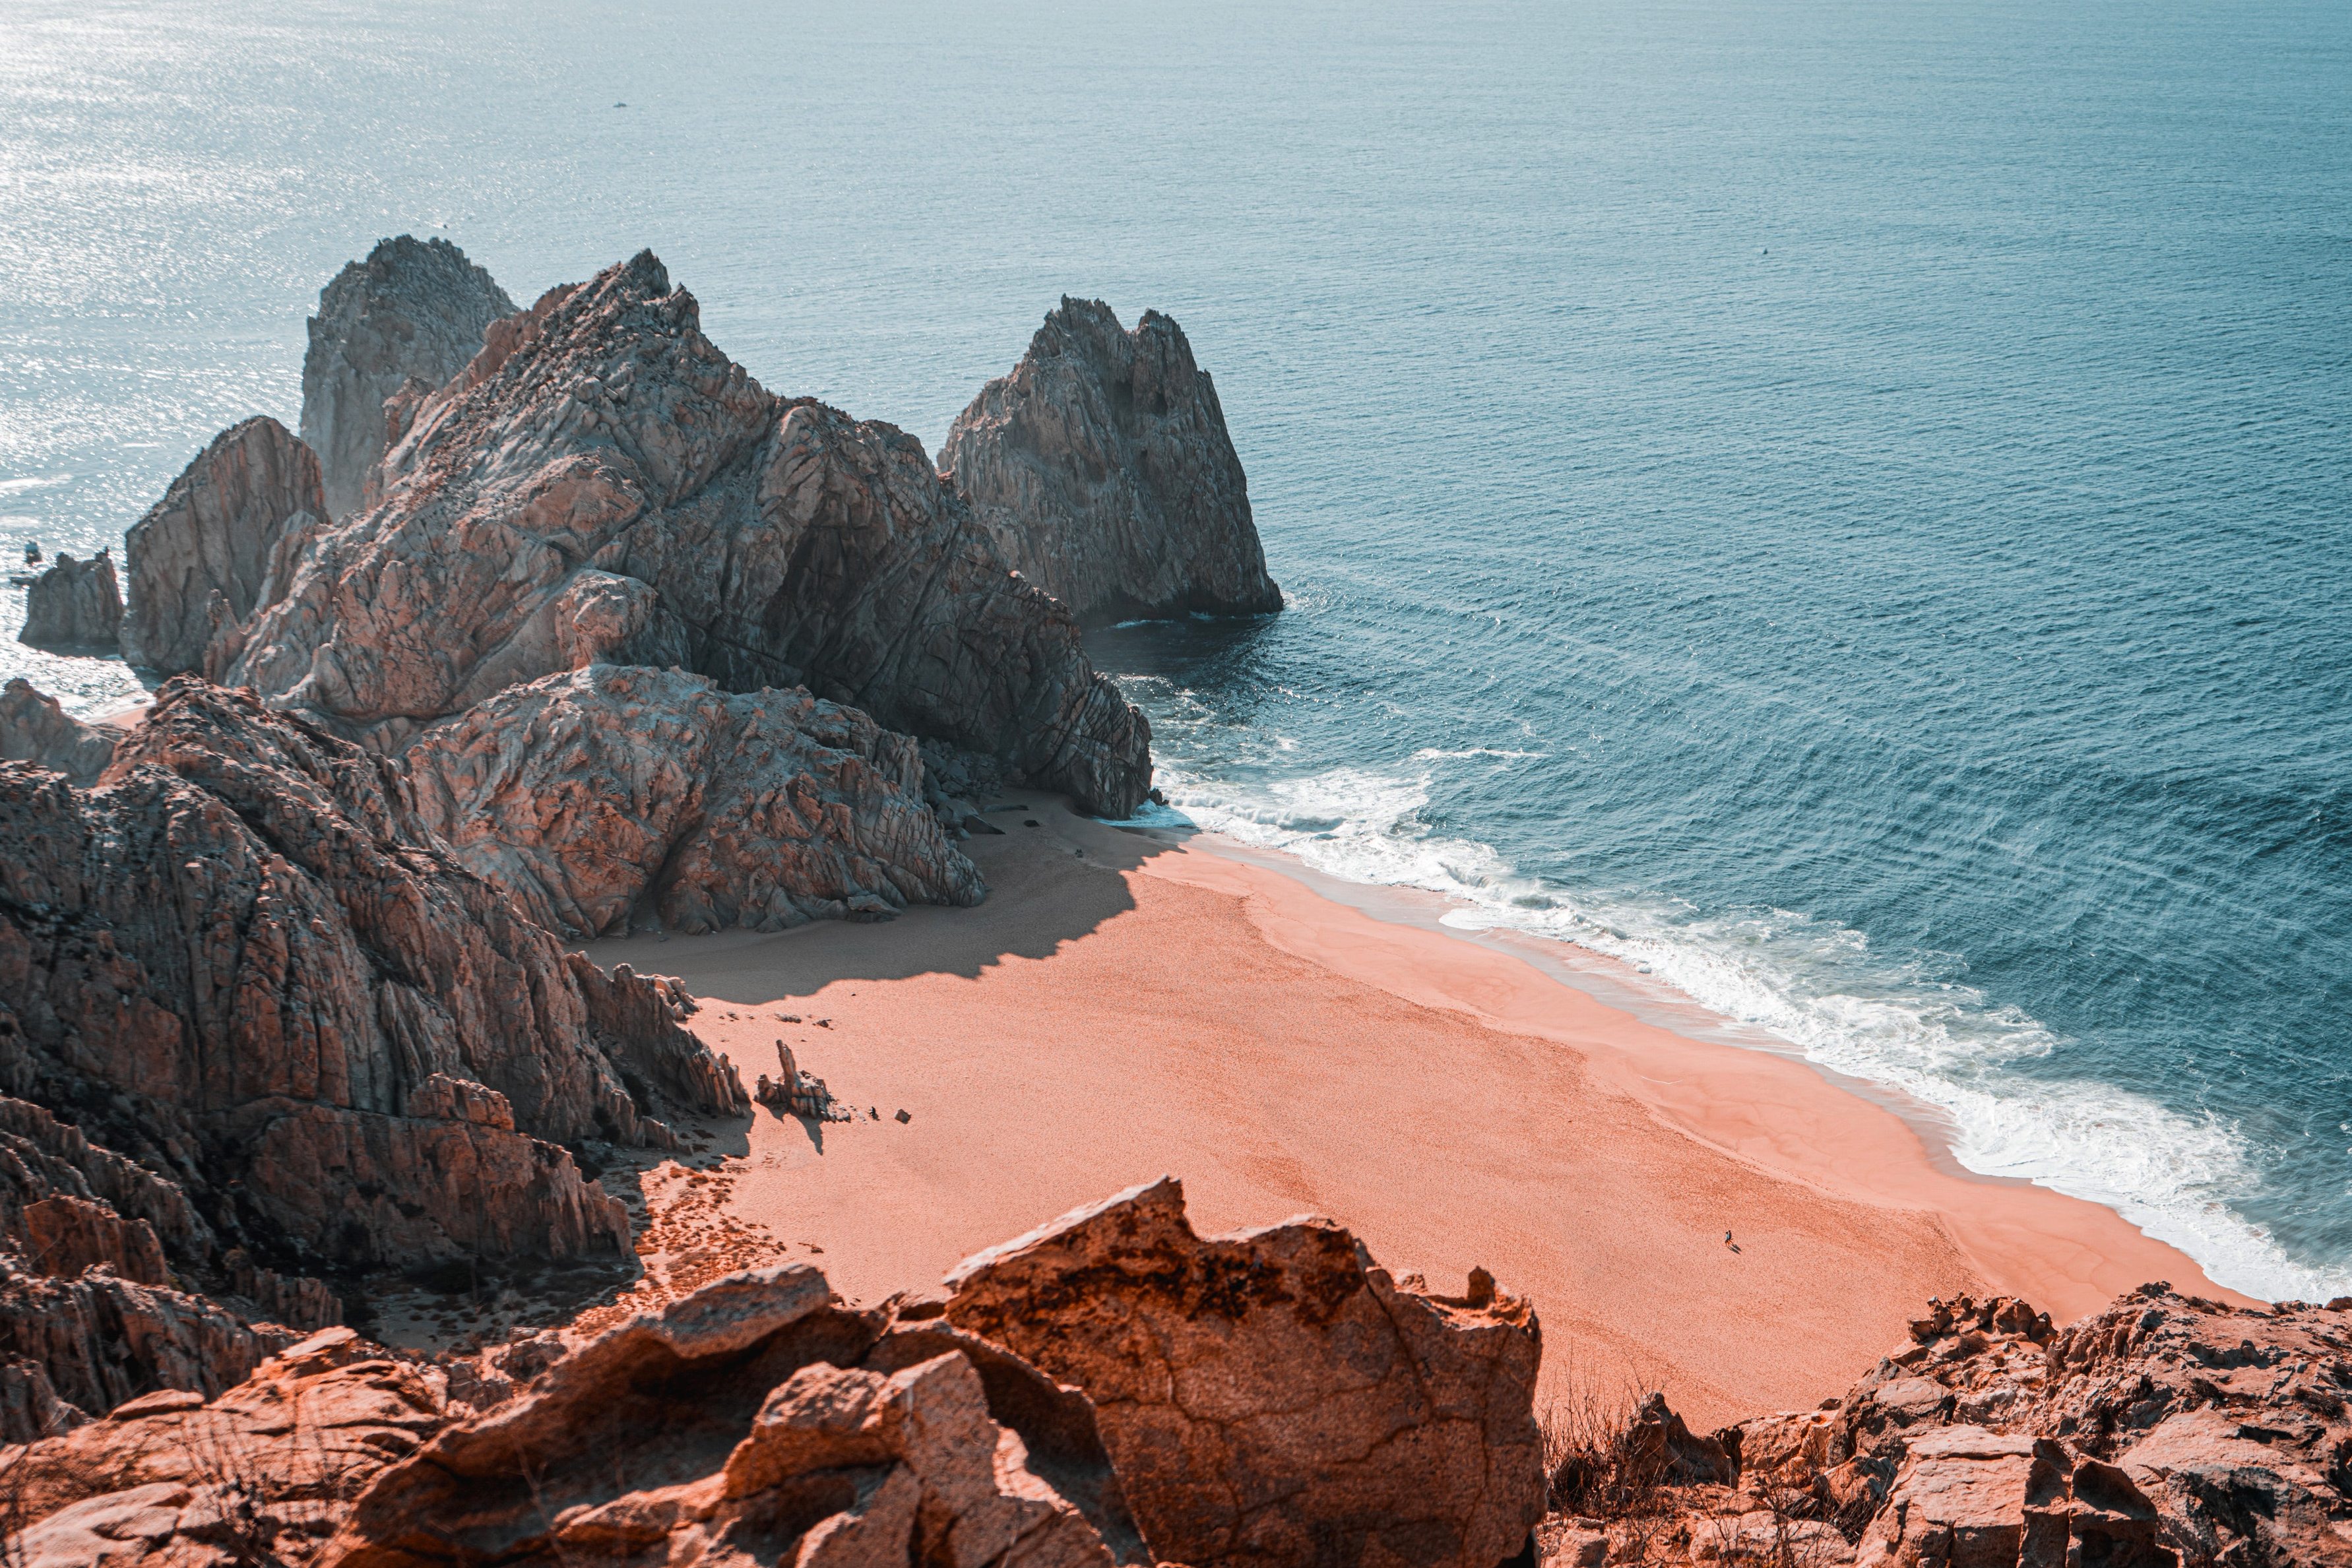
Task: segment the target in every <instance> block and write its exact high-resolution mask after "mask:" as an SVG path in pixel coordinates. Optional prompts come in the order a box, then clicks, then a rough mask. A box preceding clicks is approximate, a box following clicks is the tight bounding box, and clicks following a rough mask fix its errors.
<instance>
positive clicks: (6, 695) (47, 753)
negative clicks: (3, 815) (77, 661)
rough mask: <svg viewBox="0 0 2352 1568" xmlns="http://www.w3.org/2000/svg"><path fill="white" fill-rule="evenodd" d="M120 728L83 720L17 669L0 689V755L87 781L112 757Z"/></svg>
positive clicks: (119, 734)
mask: <svg viewBox="0 0 2352 1568" xmlns="http://www.w3.org/2000/svg"><path fill="white" fill-rule="evenodd" d="M121 738H122V732H121V730H119V729H116V728H114V727H112V726H110V725H101V724H84V723H83V722H82V721H81V720H79V719H78V718H76V717H74V716H72V715H70V714H68V713H67V712H66V711H65V709H63V708H61V707H59V706H58V699H57V698H55V697H53V696H51V695H48V694H47V692H44V691H41V690H40V689H38V688H37V687H36V686H35V685H32V683H30V682H29V681H26V679H25V678H24V677H22V676H21V675H20V676H18V677H16V679H13V680H11V681H10V682H9V683H8V685H7V687H6V688H5V690H0V761H5V762H30V763H32V764H33V765H34V766H36V767H38V768H48V769H49V770H50V771H51V772H54V773H62V774H64V775H65V776H66V777H67V778H68V779H72V780H73V781H74V782H75V783H77V784H88V783H89V782H91V781H92V780H93V779H96V778H97V777H98V776H99V775H100V773H103V772H104V771H106V765H107V764H108V763H109V762H111V761H112V760H114V746H115V743H116V742H117V741H119V740H121Z"/></svg>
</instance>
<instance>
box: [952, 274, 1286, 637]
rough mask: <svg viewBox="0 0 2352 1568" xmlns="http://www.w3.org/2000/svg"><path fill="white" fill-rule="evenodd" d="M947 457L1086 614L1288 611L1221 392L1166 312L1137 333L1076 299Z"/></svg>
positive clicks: (1028, 571) (977, 412) (1022, 554)
mask: <svg viewBox="0 0 2352 1568" xmlns="http://www.w3.org/2000/svg"><path fill="white" fill-rule="evenodd" d="M940 468H941V469H943V470H944V471H946V473H947V474H948V476H949V477H950V481H951V482H952V483H953V484H954V486H956V488H957V489H959V490H961V492H962V493H963V494H964V495H965V496H967V497H971V503H972V507H973V509H974V511H975V512H976V513H977V514H978V516H979V517H980V519H981V521H982V524H983V525H984V526H985V527H986V528H988V530H989V532H990V533H991V534H992V535H993V536H994V538H995V539H996V541H997V543H998V545H999V546H1000V547H1001V548H1002V549H1003V551H1004V552H1005V554H1006V556H1007V557H1008V558H1009V559H1011V560H1012V561H1013V564H1014V565H1015V566H1017V567H1018V568H1020V570H1021V572H1022V574H1023V575H1024V576H1025V577H1026V578H1028V579H1029V580H1030V581H1032V582H1034V583H1035V584H1036V585H1037V586H1038V587H1040V588H1042V589H1044V590H1045V591H1046V592H1048V593H1050V594H1052V595H1053V596H1054V597H1055V598H1056V599H1058V600H1060V601H1062V602H1063V603H1065V604H1066V605H1068V606H1069V607H1070V612H1071V613H1072V614H1074V615H1076V617H1077V618H1078V622H1079V624H1081V625H1087V626H1097V625H1105V624H1108V623H1109V622H1114V621H1124V620H1130V619H1136V618H1139V617H1153V616H1157V617H1166V616H1174V615H1181V614H1183V613H1185V612H1193V611H1198V612H1206V613H1209V614H1216V615H1254V614H1258V613H1261V612H1268V611H1275V610H1279V609H1281V608H1282V591H1281V590H1280V589H1278V588H1276V586H1275V585H1274V580H1273V579H1272V578H1270V577H1268V576H1267V575H1266V572H1265V550H1264V549H1262V548H1261V547H1260V545H1259V543H1258V537H1257V524H1256V522H1255V520H1254V519H1253V518H1252V517H1251V515H1250V504H1249V485H1248V481H1247V480H1246V479H1245V478H1244V476H1243V474H1242V465H1241V459H1240V458H1239V457H1238V456H1237V455H1235V454H1234V444H1233V439H1232V437H1231V436H1229V435H1227V434H1226V433H1225V415H1224V410H1223V408H1222V407H1220V406H1219V404H1218V402H1217V389H1216V387H1215V385H1214V384H1213V382H1211V381H1210V380H1209V372H1208V371H1203V370H1202V369H1200V368H1199V367H1198V366H1197V365H1195V364H1194V363H1193V362H1192V345H1191V344H1190V343H1188V342H1186V341H1185V340H1184V331H1183V329H1182V328H1181V327H1179V326H1177V325H1176V323H1175V322H1174V321H1171V320H1170V319H1168V318H1167V317H1165V316H1162V315H1161V314H1160V312H1158V311H1157V310H1147V311H1145V312H1144V313H1143V319H1142V320H1141V321H1139V323H1137V325H1136V328H1135V330H1133V331H1132V332H1129V331H1125V330H1122V329H1120V327H1119V324H1118V317H1117V316H1115V315H1113V314H1112V313H1111V308H1110V307H1109V306H1108V305H1105V304H1104V303H1102V301H1100V300H1098V299H1071V298H1064V299H1063V300H1062V303H1061V305H1060V307H1059V308H1056V309H1055V310H1054V311H1053V312H1052V313H1051V314H1049V315H1048V316H1047V317H1046V318H1045V325H1044V326H1042V327H1040V328H1038V329H1037V335H1036V336H1035V337H1034V338H1033V339H1031V340H1030V343H1029V351H1028V352H1027V353H1026V354H1024V355H1023V356H1022V359H1021V362H1020V363H1019V364H1017V365H1015V366H1014V367H1013V372H1012V374H1010V375H1007V376H1003V377H1000V378H998V379H997V380H995V381H992V382H989V383H988V385H987V386H985V387H984V388H982V390H981V393H980V395H979V396H978V397H976V398H974V399H973V400H972V402H971V406H970V407H969V408H966V409H965V410H964V411H963V413H961V414H959V415H957V416H956V422H955V423H954V425H953V426H952V427H950V430H949V431H948V439H947V444H946V445H945V446H943V447H941V448H940Z"/></svg>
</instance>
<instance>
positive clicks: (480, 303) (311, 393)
mask: <svg viewBox="0 0 2352 1568" xmlns="http://www.w3.org/2000/svg"><path fill="white" fill-rule="evenodd" d="M514 311H515V304H514V301H513V300H511V299H509V298H507V293H506V290H505V289H503V288H500V287H499V286H498V284H497V283H496V282H494V281H493V280H492V279H491V277H490V275H489V274H488V273H487V272H485V271H483V270H482V269H481V268H480V267H476V266H475V265H474V264H473V263H471V262H469V261H467V259H466V253H465V252H463V251H461V250H459V249H458V248H457V246H454V245H451V244H450V243H449V242H448V241H447V240H445V239H435V240H419V239H416V238H415V237H414V236H412V235H399V236H398V237H396V238H394V239H386V240H379V241H377V242H376V246H375V248H374V249H373V250H372V251H370V252H368V256H367V259H366V260H365V261H354V262H352V263H350V264H349V265H348V266H346V267H344V268H343V269H342V271H341V272H339V273H337V274H336V275H335V277H334V281H332V282H331V283H329V284H328V285H327V287H325V288H323V289H321V290H320V293H319V313H318V314H317V315H316V316H313V317H312V318H310V350H309V351H308V352H307V353H305V354H304V355H303V357H302V422H301V423H302V439H303V441H304V442H305V443H307V444H309V445H310V449H311V450H312V451H314V452H316V453H317V454H318V455H319V462H320V466H321V467H322V468H323V470H324V473H325V481H326V504H327V506H328V507H331V509H332V510H333V513H334V515H335V516H336V517H349V516H350V515H351V514H352V512H354V511H356V510H358V509H359V507H360V506H361V503H362V498H363V495H364V492H365V490H366V486H367V479H368V476H369V474H370V472H371V471H372V470H373V468H374V467H375V465H376V461H377V460H378V459H379V458H381V457H382V456H383V450H384V446H385V444H386V441H385V436H386V434H387V421H388V420H390V421H394V422H397V421H399V420H400V419H401V418H402V417H403V415H404V414H405V413H409V412H413V410H414V407H415V403H416V402H418V401H419V400H420V397H421V395H422V393H424V392H426V391H429V390H430V389H432V388H436V387H438V386H440V385H441V383H442V382H446V381H447V380H448V379H449V378H450V377H451V376H453V375H456V374H457V372H458V371H461V370H463V369H464V368H465V367H466V364H467V361H470V360H471V359H473V357H474V355H475V354H476V353H477V352H478V350H480V349H481V346H482V329H484V328H486V327H488V325H489V324H490V323H491V322H493V321H495V320H497V319H499V318H500V317H504V316H511V315H513V314H514ZM395 399H397V400H398V401H399V402H400V403H401V404H403V405H404V406H403V407H401V408H399V409H397V410H394V409H387V408H386V406H385V404H386V402H389V401H393V400H395Z"/></svg>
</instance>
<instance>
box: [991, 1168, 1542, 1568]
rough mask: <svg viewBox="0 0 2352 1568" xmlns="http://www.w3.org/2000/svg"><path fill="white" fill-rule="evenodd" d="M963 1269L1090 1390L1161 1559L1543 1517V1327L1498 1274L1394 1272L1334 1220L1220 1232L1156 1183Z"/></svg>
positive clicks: (1297, 1548) (1008, 1337)
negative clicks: (1204, 1230) (1410, 1281)
mask: <svg viewBox="0 0 2352 1568" xmlns="http://www.w3.org/2000/svg"><path fill="white" fill-rule="evenodd" d="M948 1287H949V1291H950V1295H949V1299H948V1303H947V1318H948V1321H949V1322H951V1323H953V1324H955V1325H956V1326H957V1327H959V1328H962V1329H965V1330H968V1331H970V1332H971V1333H975V1334H978V1335H980V1336H981V1337H982V1338H985V1339H989V1340H992V1341H994V1342H996V1343H1000V1344H1003V1345H1004V1346H1006V1347H1007V1348H1009V1349H1011V1350H1013V1351H1014V1352H1016V1353H1018V1354H1021V1355H1023V1356H1025V1357H1027V1358H1028V1359H1030V1360H1031V1361H1034V1362H1035V1363H1036V1364H1037V1365H1038V1366H1039V1367H1040V1368H1042V1369H1043V1370H1044V1371H1045V1373H1046V1375H1049V1376H1051V1377H1054V1378H1056V1379H1059V1380H1060V1381H1062V1382H1065V1383H1067V1384H1070V1385H1074V1386H1076V1387H1077V1388H1079V1389H1081V1390H1083V1391H1084V1392H1085V1393H1086V1395H1087V1397H1088V1398H1090V1399H1092V1400H1093V1401H1094V1405H1095V1408H1096V1410H1097V1416H1098V1418H1099V1420H1100V1422H1101V1424H1102V1433H1103V1441H1104V1443H1105V1445H1106V1446H1107V1447H1108V1449H1109V1451H1110V1458H1111V1462H1112V1463H1113V1465H1114V1466H1116V1467H1117V1469H1118V1475H1119V1480H1120V1485H1121V1486H1122V1488H1123V1489H1124V1490H1125V1493H1126V1496H1127V1500H1128V1502H1129V1506H1130V1507H1132V1508H1133V1510H1134V1511H1135V1517H1136V1521H1137V1523H1138V1524H1139V1525H1140V1526H1141V1527H1142V1530H1143V1533H1144V1537H1145V1539H1146V1540H1148V1541H1149V1542H1150V1543H1151V1548H1152V1551H1153V1552H1154V1554H1155V1555H1156V1556H1157V1557H1158V1558H1160V1560H1162V1561H1170V1560H1172V1561H1176V1562H1181V1563H1192V1564H1198V1565H1202V1568H1206V1565H1212V1564H1225V1563H1257V1564H1267V1565H1275V1564H1281V1565H1296V1568H1308V1565H1310V1564H1331V1565H1335V1568H1352V1565H1354V1564H1358V1563H1362V1564H1367V1565H1370V1564H1379V1563H1412V1564H1414V1565H1415V1568H1494V1565H1495V1564H1496V1563H1501V1562H1502V1561H1504V1560H1505V1559H1507V1558H1508V1557H1511V1556H1513V1555H1515V1554H1516V1553H1517V1552H1518V1551H1519V1549H1520V1547H1521V1545H1522V1543H1523V1542H1525V1541H1526V1540H1527V1538H1528V1531H1529V1529H1530V1528H1531V1527H1532V1526H1533V1525H1534V1524H1535V1523H1536V1521H1537V1520H1538V1518H1540V1517H1541V1515H1542V1513H1543V1505H1544V1477H1543V1460H1542V1452H1541V1438H1540V1436H1539V1434H1538V1431H1537V1427H1536V1422H1535V1418H1534V1416H1533V1414H1532V1413H1531V1406H1532V1400H1533V1396H1534V1391H1535V1379H1536V1369H1537V1364H1538V1361H1539V1359H1540V1357H1541V1353H1542V1341H1541V1336H1540V1333H1539V1332H1538V1328H1537V1325H1536V1320H1535V1314H1534V1312H1532V1311H1531V1310H1530V1309H1529V1308H1528V1304H1527V1303H1526V1302H1525V1301H1517V1300H1515V1299H1512V1298H1509V1297H1506V1296H1500V1295H1498V1294H1497V1293H1496V1291H1495V1286H1494V1281H1493V1280H1492V1279H1490V1278H1488V1277H1486V1274H1485V1272H1484V1270H1480V1271H1478V1272H1477V1273H1475V1274H1474V1275H1473V1276H1472V1279H1471V1293H1470V1295H1469V1296H1467V1297H1465V1298H1463V1299H1460V1300H1451V1299H1447V1298H1444V1297H1438V1296H1430V1295H1424V1294H1422V1293H1420V1292H1418V1291H1410V1290H1403V1289H1400V1288H1399V1287H1398V1286H1397V1284H1396V1283H1395V1282H1394V1281H1392V1280H1391V1279H1390V1277H1389V1275H1388V1273H1387V1271H1386V1270H1382V1269H1380V1268H1378V1267H1377V1266H1375V1265H1374V1264H1373V1263H1372V1261H1371V1260H1370V1257H1369V1256H1368V1255H1367V1254H1366V1253H1365V1251H1364V1249H1363V1247H1362V1245H1361V1244H1360V1243H1359V1242H1358V1241H1357V1240H1356V1239H1355V1238H1354V1237H1352V1236H1350V1235H1349V1234H1348V1232H1347V1231H1345V1230H1343V1229H1341V1228H1339V1227H1338V1226H1336V1225H1333V1224H1331V1223H1330V1222H1329V1221H1328V1220H1316V1219H1297V1220H1292V1221H1290V1222H1288V1223H1286V1224H1283V1225H1276V1226H1270V1227H1268V1228H1265V1229H1262V1230H1252V1231H1244V1232H1242V1233H1239V1234H1237V1235H1233V1236H1222V1237H1215V1238H1212V1239H1206V1240H1204V1239H1202V1238H1200V1237H1198V1236H1196V1235H1194V1234H1193V1232H1192V1226H1191V1224H1190V1223H1189V1222H1188V1221H1187V1220H1186V1218H1185V1216H1184V1195H1183V1189H1182V1187H1181V1186H1180V1185H1179V1184H1178V1183H1177V1182H1176V1181H1174V1180H1173V1179H1172V1178H1163V1179H1161V1180H1160V1181H1159V1182H1156V1183H1153V1184H1151V1185H1150V1186H1139V1187H1135V1188H1132V1189H1130V1190H1129V1191H1127V1192H1124V1193H1121V1194H1119V1195H1118V1197H1113V1198H1111V1199H1109V1200H1108V1201H1107V1202H1105V1203H1102V1204H1099V1205H1097V1206H1095V1207H1091V1208H1084V1209H1080V1210H1078V1211H1076V1213H1073V1214H1070V1215H1067V1216H1065V1217H1064V1218H1061V1219H1058V1220H1056V1221H1055V1222H1054V1223H1052V1224H1051V1225H1048V1226H1045V1227H1044V1228H1041V1229H1038V1230H1035V1231H1033V1232H1031V1233H1030V1234H1029V1235H1027V1236H1024V1237H1022V1238H1020V1239H1017V1240H1014V1241H1011V1242H1007V1243H1006V1244H1005V1245H1003V1247H1000V1248H997V1249H993V1250H992V1251H988V1252H983V1253H981V1254H979V1255H978V1256H977V1257H974V1258H972V1259H971V1260H967V1261H966V1262H965V1263H963V1264H962V1265H961V1267H960V1268H959V1269H958V1270H956V1272H955V1273H954V1274H952V1275H950V1277H949V1280H948Z"/></svg>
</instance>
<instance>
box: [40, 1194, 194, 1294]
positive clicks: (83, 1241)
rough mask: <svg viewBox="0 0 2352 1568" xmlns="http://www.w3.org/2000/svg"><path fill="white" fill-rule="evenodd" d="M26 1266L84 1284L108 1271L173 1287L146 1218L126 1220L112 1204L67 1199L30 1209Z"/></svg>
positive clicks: (44, 1202)
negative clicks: (85, 1279) (90, 1274)
mask: <svg viewBox="0 0 2352 1568" xmlns="http://www.w3.org/2000/svg"><path fill="white" fill-rule="evenodd" d="M21 1241H22V1244H23V1247H24V1251H25V1259H26V1262H28V1263H30V1264H31V1265H32V1266H33V1268H34V1270H36V1271H37V1272H39V1273H43V1274H47V1275H50V1276H52V1277H54V1278H56V1279H59V1280H78V1279H79V1278H81V1276H82V1275H83V1274H84V1273H86V1272H88V1271H89V1270H92V1269H98V1268H104V1269H109V1270H112V1271H113V1272H115V1273H117V1274H120V1275H121V1276H122V1277H123V1278H124V1279H126V1280H133V1281H137V1282H139V1283H140V1284H142V1285H162V1284H167V1283H169V1282H170V1280H171V1274H170V1271H169V1270H167V1269H165V1268H164V1266H163V1243H162V1242H160V1241H158V1240H156V1239H155V1228H154V1227H153V1226H152V1225H149V1224H148V1223H147V1222H146V1221H145V1220H143V1219H125V1218H122V1216H121V1215H119V1214H117V1213H115V1212H114V1207H113V1206H112V1205H111V1204H105V1203H98V1202H94V1201H92V1200H91V1199H89V1198H86V1197H64V1196H62V1195H59V1196H56V1197H45V1198H41V1199H39V1200H38V1201H37V1202H34V1203H29V1204H26V1206H25V1218H24V1230H23V1233H22V1236H21Z"/></svg>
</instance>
